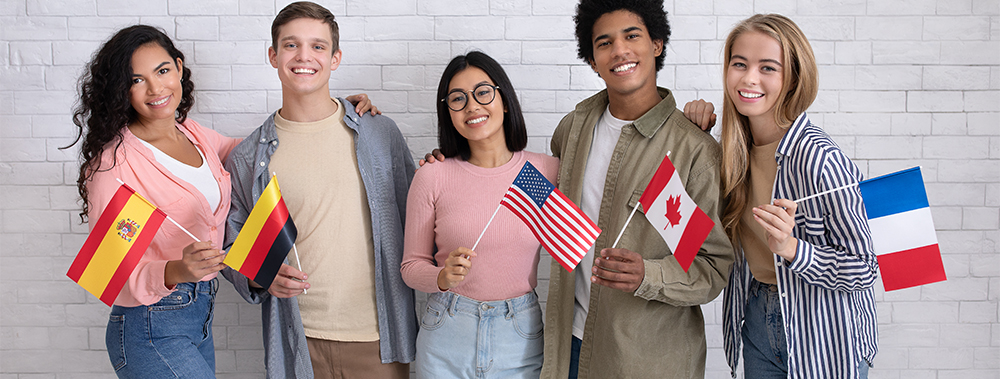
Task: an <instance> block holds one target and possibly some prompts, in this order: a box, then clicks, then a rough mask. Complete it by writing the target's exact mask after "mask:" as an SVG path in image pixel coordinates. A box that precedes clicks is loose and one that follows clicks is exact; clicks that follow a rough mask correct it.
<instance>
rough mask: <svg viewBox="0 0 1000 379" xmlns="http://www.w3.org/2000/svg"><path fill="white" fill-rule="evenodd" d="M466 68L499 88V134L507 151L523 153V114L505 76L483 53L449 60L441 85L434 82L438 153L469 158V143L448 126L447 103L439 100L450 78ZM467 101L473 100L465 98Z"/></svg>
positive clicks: (441, 98) (446, 92)
mask: <svg viewBox="0 0 1000 379" xmlns="http://www.w3.org/2000/svg"><path fill="white" fill-rule="evenodd" d="M469 67H476V68H479V69H480V70H483V71H484V72H486V75H487V76H489V77H490V79H491V80H493V83H495V84H496V86H497V87H498V88H499V89H498V92H500V99H501V100H503V105H504V107H506V112H505V114H504V117H503V135H504V139H505V140H506V142H507V150H510V151H512V152H515V151H521V150H524V147H525V146H527V145H528V131H527V128H526V127H525V125H524V115H522V114H521V104H520V103H519V102H518V101H517V94H516V93H514V85H513V84H511V83H510V78H508V77H507V73H506V72H504V70H503V67H500V64H499V63H497V61H496V60H494V59H493V58H492V57H490V56H489V55H486V54H485V53H483V52H479V51H472V52H469V53H468V54H465V55H459V56H457V57H455V58H452V60H451V62H449V63H448V67H446V68H445V69H444V73H443V74H441V82H440V83H438V92H437V116H438V146H439V147H440V149H441V154H444V156H445V157H447V158H451V157H455V156H459V157H461V158H462V160H466V161H467V160H469V157H470V156H471V155H472V151H470V150H469V140H467V139H465V137H463V136H462V135H461V134H459V133H458V130H457V129H455V126H454V125H452V123H451V113H449V112H450V110H449V109H448V104H446V103H445V102H444V101H441V100H443V99H446V98H447V97H448V89H449V88H448V85H449V84H451V79H452V78H454V77H455V75H456V74H458V73H459V72H461V71H462V70H465V69H466V68H469ZM469 101H470V102H471V101H475V100H472V99H469Z"/></svg>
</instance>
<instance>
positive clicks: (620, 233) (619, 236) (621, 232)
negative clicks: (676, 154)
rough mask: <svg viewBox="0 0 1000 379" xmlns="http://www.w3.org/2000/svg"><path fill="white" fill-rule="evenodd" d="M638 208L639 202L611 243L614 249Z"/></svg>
mask: <svg viewBox="0 0 1000 379" xmlns="http://www.w3.org/2000/svg"><path fill="white" fill-rule="evenodd" d="M667 157H670V151H667ZM637 209H639V203H636V204H635V206H634V207H632V213H629V215H628V218H627V219H625V226H622V230H621V231H620V232H618V237H617V238H615V243H614V244H612V245H611V248H612V249H614V248H616V247H618V241H620V240H621V239H622V234H625V228H627V227H628V224H629V223H630V222H632V216H635V211H636V210H637Z"/></svg>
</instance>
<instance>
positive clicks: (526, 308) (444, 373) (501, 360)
mask: <svg viewBox="0 0 1000 379" xmlns="http://www.w3.org/2000/svg"><path fill="white" fill-rule="evenodd" d="M414 366H415V368H416V372H417V378H427V379H430V378H538V375H539V374H540V373H541V369H542V309H541V307H539V306H538V296H537V295H535V292H534V291H532V292H529V293H527V294H525V295H522V296H519V297H515V298H511V299H507V300H499V301H489V302H479V301H476V300H473V299H470V298H467V297H463V296H460V295H457V294H455V293H452V292H441V293H433V294H431V295H430V296H429V298H428V300H427V310H426V311H425V312H424V314H423V317H422V318H421V320H420V331H419V332H417V359H416V361H415V362H414Z"/></svg>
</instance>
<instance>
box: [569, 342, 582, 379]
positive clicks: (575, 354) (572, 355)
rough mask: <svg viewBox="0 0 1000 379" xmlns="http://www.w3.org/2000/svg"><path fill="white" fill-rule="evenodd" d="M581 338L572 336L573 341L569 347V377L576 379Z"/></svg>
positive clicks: (578, 371)
mask: <svg viewBox="0 0 1000 379" xmlns="http://www.w3.org/2000/svg"><path fill="white" fill-rule="evenodd" d="M581 346H583V340H581V339H579V338H576V336H573V342H572V344H570V349H569V379H576V378H577V377H578V376H579V375H580V347H581Z"/></svg>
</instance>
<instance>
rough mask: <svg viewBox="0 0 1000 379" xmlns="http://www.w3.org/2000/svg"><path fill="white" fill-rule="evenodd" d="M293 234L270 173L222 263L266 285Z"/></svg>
mask: <svg viewBox="0 0 1000 379" xmlns="http://www.w3.org/2000/svg"><path fill="white" fill-rule="evenodd" d="M297 234H298V231H297V230H296V229H295V224H294V223H293V222H292V217H291V216H289V215H288V208H287V207H285V201H284V200H283V199H282V198H281V189H279V188H278V179H277V178H275V177H274V176H272V177H271V182H270V183H268V184H267V187H265V188H264V192H263V193H261V194H260V198H258V199H257V204H254V206H253V210H252V211H250V217H247V220H246V223H244V224H243V228H242V229H240V234H239V235H237V236H236V241H234V242H233V246H232V247H231V248H229V254H227V255H226V259H225V260H224V261H223V262H222V263H225V264H226V265H228V266H229V267H232V268H233V269H235V270H236V271H239V272H240V273H242V274H243V275H246V277H247V278H250V279H251V280H253V281H254V282H256V283H257V284H259V285H260V286H261V287H264V288H268V287H270V286H271V282H272V281H274V277H275V276H277V275H278V269H279V268H281V264H282V262H284V261H285V256H286V255H288V251H289V250H291V248H292V244H294V243H295V237H296V235H297Z"/></svg>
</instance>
